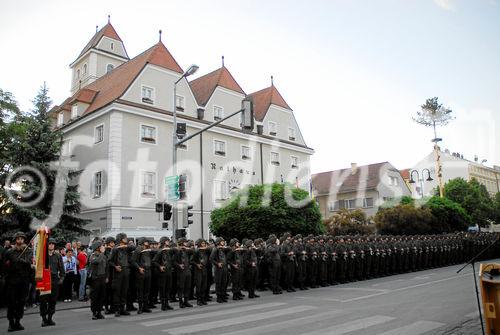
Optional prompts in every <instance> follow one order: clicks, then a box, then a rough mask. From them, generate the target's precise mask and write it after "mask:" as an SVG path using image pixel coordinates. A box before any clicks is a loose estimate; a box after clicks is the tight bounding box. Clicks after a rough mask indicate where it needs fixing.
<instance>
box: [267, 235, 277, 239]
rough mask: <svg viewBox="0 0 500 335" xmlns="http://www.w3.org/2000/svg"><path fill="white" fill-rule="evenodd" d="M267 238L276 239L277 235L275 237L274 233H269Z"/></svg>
mask: <svg viewBox="0 0 500 335" xmlns="http://www.w3.org/2000/svg"><path fill="white" fill-rule="evenodd" d="M269 239H270V240H276V239H277V237H276V235H274V234H271V235H269Z"/></svg>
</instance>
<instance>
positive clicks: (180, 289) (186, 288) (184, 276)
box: [177, 268, 191, 299]
mask: <svg viewBox="0 0 500 335" xmlns="http://www.w3.org/2000/svg"><path fill="white" fill-rule="evenodd" d="M190 293H191V269H189V268H187V269H183V270H180V269H179V270H178V271H177V295H178V296H179V299H182V298H184V299H189V295H190Z"/></svg>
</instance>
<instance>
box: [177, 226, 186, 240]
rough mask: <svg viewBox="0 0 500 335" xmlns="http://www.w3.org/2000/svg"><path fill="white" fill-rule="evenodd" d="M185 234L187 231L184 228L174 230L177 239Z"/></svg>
mask: <svg viewBox="0 0 500 335" xmlns="http://www.w3.org/2000/svg"><path fill="white" fill-rule="evenodd" d="M186 236H187V231H186V229H182V228H181V229H177V230H176V231H175V239H176V240H178V239H180V238H181V237H186Z"/></svg>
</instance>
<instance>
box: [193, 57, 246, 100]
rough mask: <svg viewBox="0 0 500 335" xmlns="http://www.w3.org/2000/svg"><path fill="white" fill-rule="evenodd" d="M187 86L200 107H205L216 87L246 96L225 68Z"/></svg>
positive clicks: (197, 79)
mask: <svg viewBox="0 0 500 335" xmlns="http://www.w3.org/2000/svg"><path fill="white" fill-rule="evenodd" d="M189 85H190V86H191V90H192V91H193V94H194V96H195V98H196V101H197V102H198V104H199V105H200V106H205V105H206V104H207V102H208V100H209V99H210V97H211V96H212V94H213V93H214V91H215V89H216V88H217V86H221V87H224V88H227V89H228V90H231V91H235V92H238V93H241V94H243V95H246V94H245V92H244V91H243V89H242V88H241V86H240V85H239V84H238V83H237V82H236V80H235V79H234V77H233V75H232V74H231V72H229V70H228V69H227V68H226V67H225V66H222V67H221V68H220V69H217V70H215V71H212V72H210V73H208V74H206V75H204V76H201V77H199V78H196V79H194V80H193V81H191V82H190V83H189Z"/></svg>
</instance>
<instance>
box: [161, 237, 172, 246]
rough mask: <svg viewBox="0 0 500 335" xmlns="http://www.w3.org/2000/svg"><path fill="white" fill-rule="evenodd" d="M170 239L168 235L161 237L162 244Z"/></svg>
mask: <svg viewBox="0 0 500 335" xmlns="http://www.w3.org/2000/svg"><path fill="white" fill-rule="evenodd" d="M168 241H170V239H169V238H168V237H167V236H162V237H160V244H165V242H168Z"/></svg>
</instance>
